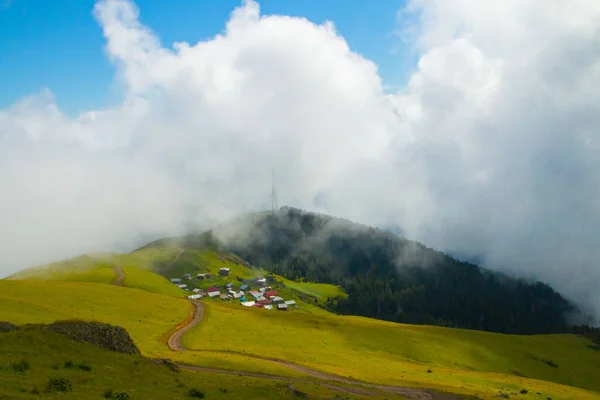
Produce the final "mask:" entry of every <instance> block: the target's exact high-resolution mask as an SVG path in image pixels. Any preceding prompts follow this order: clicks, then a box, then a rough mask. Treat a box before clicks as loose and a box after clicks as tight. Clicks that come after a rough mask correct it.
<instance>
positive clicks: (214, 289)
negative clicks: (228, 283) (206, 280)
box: [206, 287, 219, 292]
mask: <svg viewBox="0 0 600 400" xmlns="http://www.w3.org/2000/svg"><path fill="white" fill-rule="evenodd" d="M206 291H207V292H218V291H219V289H217V288H216V287H209V288H208V289H206Z"/></svg>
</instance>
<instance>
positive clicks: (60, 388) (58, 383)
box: [46, 377, 73, 393]
mask: <svg viewBox="0 0 600 400" xmlns="http://www.w3.org/2000/svg"><path fill="white" fill-rule="evenodd" d="M71 390H73V387H72V386H71V382H69V381H68V380H67V379H65V378H62V377H52V378H50V379H49V380H48V385H47V386H46V392H48V393H54V392H70V391H71Z"/></svg>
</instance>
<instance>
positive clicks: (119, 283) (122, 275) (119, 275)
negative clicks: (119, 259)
mask: <svg viewBox="0 0 600 400" xmlns="http://www.w3.org/2000/svg"><path fill="white" fill-rule="evenodd" d="M114 270H115V274H117V278H116V279H115V285H117V286H122V285H123V278H125V272H123V268H121V267H115V268H114Z"/></svg>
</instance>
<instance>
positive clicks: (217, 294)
mask: <svg viewBox="0 0 600 400" xmlns="http://www.w3.org/2000/svg"><path fill="white" fill-rule="evenodd" d="M220 295H221V292H219V291H216V292H208V297H210V298H211V299H212V298H215V297H219V296H220Z"/></svg>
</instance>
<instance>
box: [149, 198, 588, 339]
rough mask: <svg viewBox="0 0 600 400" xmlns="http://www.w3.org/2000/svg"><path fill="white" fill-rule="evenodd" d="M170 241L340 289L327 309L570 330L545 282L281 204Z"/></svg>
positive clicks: (511, 329)
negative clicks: (229, 254) (339, 296)
mask: <svg viewBox="0 0 600 400" xmlns="http://www.w3.org/2000/svg"><path fill="white" fill-rule="evenodd" d="M173 244H177V245H178V246H181V247H185V248H191V249H205V248H210V249H215V250H217V251H222V252H232V253H234V254H236V255H238V256H239V257H241V258H243V259H245V260H247V261H248V262H250V263H251V264H253V265H257V266H260V267H263V268H265V269H267V270H269V271H271V272H274V273H277V274H279V275H282V276H285V277H286V278H288V279H291V280H298V279H302V280H306V281H309V282H318V283H333V284H336V285H340V286H341V287H342V288H343V289H344V290H345V291H346V292H347V293H348V297H347V298H346V299H340V300H339V301H337V302H336V311H337V312H339V313H342V314H354V315H362V316H367V317H373V318H379V319H384V320H390V321H396V322H404V323H414V324H430V325H441V326H449V327H457V328H467V329H477V330H486V331H492V332H502V333H520V334H534V333H557V332H566V331H568V329H569V323H568V320H567V317H568V315H569V314H570V313H573V312H575V311H577V308H576V307H575V305H574V304H572V303H570V302H569V301H568V300H566V299H565V298H563V297H562V296H561V295H560V294H559V293H557V292H556V291H555V290H554V289H552V288H551V287H550V286H548V285H547V284H544V283H541V282H530V281H526V280H524V279H518V278H515V277H511V276H508V275H505V274H501V273H497V272H493V271H490V270H486V269H484V268H481V267H479V266H477V265H475V264H473V263H469V262H465V261H459V260H457V259H455V258H453V257H451V256H450V255H448V254H445V253H443V252H440V251H436V250H433V249H430V248H428V247H426V246H424V245H423V244H421V243H418V242H414V241H411V240H408V239H406V238H402V237H399V236H397V235H395V234H393V233H389V232H385V231H383V230H381V229H378V228H373V227H368V226H365V225H361V224H357V223H354V222H351V221H348V220H346V219H342V218H336V217H332V216H329V215H324V214H317V213H312V212H306V211H303V210H300V209H296V208H291V207H281V208H280V209H279V210H277V212H275V213H272V212H260V213H252V214H246V215H243V216H240V217H238V218H236V219H233V220H231V221H229V222H227V223H225V224H222V225H219V226H218V227H216V228H214V229H212V230H210V231H207V232H204V233H200V234H190V235H185V236H180V237H173V238H166V239H161V240H158V241H154V242H152V243H149V244H147V245H146V246H144V247H143V248H148V247H161V246H168V245H173Z"/></svg>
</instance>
